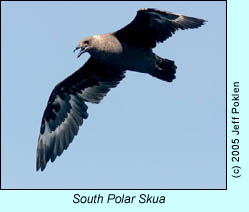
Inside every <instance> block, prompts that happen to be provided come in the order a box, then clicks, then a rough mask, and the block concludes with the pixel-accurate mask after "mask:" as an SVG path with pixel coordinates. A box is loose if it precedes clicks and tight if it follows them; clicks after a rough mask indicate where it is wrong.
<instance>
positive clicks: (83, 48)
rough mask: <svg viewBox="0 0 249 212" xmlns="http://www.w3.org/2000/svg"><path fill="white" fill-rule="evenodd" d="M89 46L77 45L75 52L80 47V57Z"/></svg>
mask: <svg viewBox="0 0 249 212" xmlns="http://www.w3.org/2000/svg"><path fill="white" fill-rule="evenodd" d="M87 48H88V46H80V45H79V46H77V47H76V48H75V49H74V50H73V52H75V51H76V50H78V49H80V52H79V54H78V55H77V57H80V55H82V54H83V53H84V52H85V51H86V49H87Z"/></svg>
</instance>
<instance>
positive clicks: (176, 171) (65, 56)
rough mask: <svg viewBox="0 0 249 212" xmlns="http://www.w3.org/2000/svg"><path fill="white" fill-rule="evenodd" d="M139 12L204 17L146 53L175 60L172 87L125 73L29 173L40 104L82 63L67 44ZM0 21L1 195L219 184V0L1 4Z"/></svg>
mask: <svg viewBox="0 0 249 212" xmlns="http://www.w3.org/2000/svg"><path fill="white" fill-rule="evenodd" d="M144 7H152V8H158V9H161V10H168V11H172V12H176V13H181V14H184V15H188V16H193V17H197V18H203V19H206V20H208V23H207V24H206V25H204V26H203V27H201V28H198V29H195V30H185V31H178V32H177V33H176V34H175V35H174V36H173V37H171V38H170V39H168V40H167V41H166V42H164V43H162V44H159V45H158V46H157V47H156V48H155V49H154V51H155V53H157V54H158V55H160V56H161V57H164V58H168V59H171V60H174V61H175V63H176V65H177V67H178V69H177V74H176V80H175V81H174V82H173V83H166V82H163V81H160V80H157V79H155V78H153V77H150V76H148V75H145V74H139V73H133V72H127V74H126V78H125V79H124V80H123V81H122V82H121V83H120V85H119V86H118V87H117V88H115V89H113V90H112V91H111V92H110V93H108V95H107V96H106V97H105V98H104V100H103V101H102V102H101V103H100V104H99V105H93V104H88V106H89V109H88V113H89V117H88V119H87V120H86V121H85V122H84V124H83V126H82V127H81V128H80V131H79V133H78V136H77V137H75V139H74V141H73V143H72V144H71V145H70V147H69V148H68V149H67V150H66V151H65V152H63V154H62V156H60V157H59V158H57V159H56V161H55V162H54V163H50V162H49V163H48V165H47V167H46V169H45V171H44V172H36V171H35V160H36V158H35V157H36V146H37V141H38V136H39V129H40V123H41V118H42V114H43V111H44V109H45V107H46V104H47V100H48V97H49V95H50V93H51V91H52V89H53V87H54V86H55V85H56V84H57V83H58V82H60V81H61V80H63V79H65V78H66V77H67V76H68V75H70V74H71V73H73V72H74V71H76V70H77V69H78V68H79V67H80V66H81V65H82V64H84V63H85V61H86V60H87V58H88V57H89V55H87V54H84V55H82V56H81V57H80V58H79V59H77V57H76V54H73V49H74V47H75V46H76V45H77V44H78V42H79V40H81V39H82V38H84V37H87V36H90V35H94V34H101V33H106V32H112V31H115V30H117V29H119V28H121V27H123V26H125V25H126V24H128V23H129V22H130V21H131V20H132V19H133V18H134V16H135V15H136V11H137V10H138V9H139V8H144ZM1 16H2V17H1V18H2V25H1V29H2V40H1V43H2V46H1V53H2V54H1V55H2V56H1V57H2V58H1V59H2V63H1V69H2V78H1V80H2V81H1V86H2V87H1V88H2V97H1V98H2V99H1V100H2V117H1V121H2V135H1V140H2V144H1V145H2V149H1V151H2V158H1V159H2V160H1V161H2V164H1V165H2V187H3V188H75V189H77V188H224V187H225V134H226V131H225V117H226V114H225V108H226V105H225V100H226V97H225V89H226V88H225V80H226V78H225V68H226V67H225V52H226V51H225V48H226V40H225V38H226V36H225V30H226V29H225V26H226V24H225V23H226V22H225V2H21V3H19V2H4V3H2V13H1Z"/></svg>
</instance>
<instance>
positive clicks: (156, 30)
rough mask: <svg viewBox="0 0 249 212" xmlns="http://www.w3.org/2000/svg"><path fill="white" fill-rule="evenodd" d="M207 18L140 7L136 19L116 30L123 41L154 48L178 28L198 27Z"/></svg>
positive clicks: (116, 34)
mask: <svg viewBox="0 0 249 212" xmlns="http://www.w3.org/2000/svg"><path fill="white" fill-rule="evenodd" d="M204 23H205V20H203V19H198V18H193V17H187V16H183V15H180V14H176V13H171V12H167V11H161V10H157V9H151V8H150V9H140V10H139V11H138V12H137V15H136V17H135V19H134V20H133V21H132V22H131V23H130V24H128V25H127V26H125V27H124V28H122V29H120V30H118V31H116V32H114V35H115V36H116V37H117V38H118V39H119V40H120V41H123V42H127V43H133V44H136V45H141V46H144V47H150V48H154V47H155V46H156V43H157V42H163V41H165V40H166V39H167V38H169V37H171V36H172V34H174V33H175V31H176V30H178V29H182V30H184V29H193V28H198V27H200V26H201V25H203V24H204Z"/></svg>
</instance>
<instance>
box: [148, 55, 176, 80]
mask: <svg viewBox="0 0 249 212" xmlns="http://www.w3.org/2000/svg"><path fill="white" fill-rule="evenodd" d="M155 59H156V68H155V70H154V71H153V73H151V75H152V76H153V77H156V78H158V79H161V80H164V81H167V82H172V81H173V79H175V78H176V77H175V73H176V68H177V67H176V65H175V62H174V61H172V60H168V59H164V58H161V57H159V56H158V55H155Z"/></svg>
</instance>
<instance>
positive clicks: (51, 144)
mask: <svg viewBox="0 0 249 212" xmlns="http://www.w3.org/2000/svg"><path fill="white" fill-rule="evenodd" d="M124 76H125V75H124V71H119V70H112V69H110V68H109V67H107V66H106V65H103V64H100V63H99V62H97V61H96V60H94V59H93V58H92V57H91V58H90V59H89V60H88V61H87V62H86V63H85V64H84V65H83V66H82V67H81V68H80V69H79V70H78V71H76V72H75V73H74V74H72V75H71V76H69V77H68V78H66V79H65V80H64V81H62V82H60V83H59V84H57V85H56V86H55V88H54V89H53V91H52V93H51V95H50V97H49V100H48V104H47V107H46V109H45V111H44V114H43V117H42V122H41V128H40V135H39V139H38V146H37V154H36V170H37V171H38V170H39V169H41V170H42V171H43V170H44V169H45V167H46V164H47V162H48V161H49V160H51V161H52V162H53V161H54V160H55V158H56V157H57V156H60V155H61V154H62V152H63V151H64V150H65V149H67V147H68V146H69V144H70V143H71V142H72V140H73V138H74V136H75V135H77V133H78V130H79V126H80V125H82V123H83V119H86V118H87V117H88V113H87V106H86V104H85V102H92V103H99V102H100V101H101V99H103V97H104V96H105V95H106V93H107V92H108V91H109V90H110V88H113V87H116V86H117V85H118V83H119V82H120V80H122V79H123V78H124Z"/></svg>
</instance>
